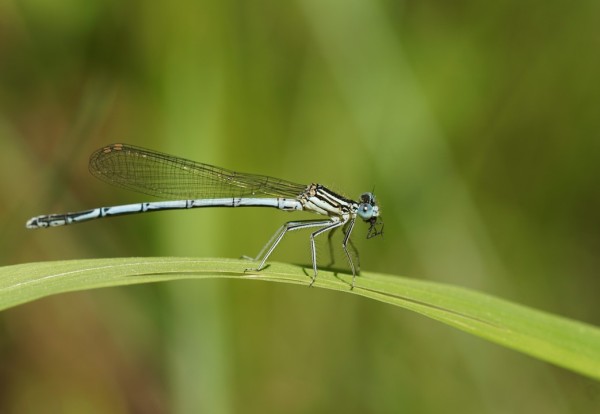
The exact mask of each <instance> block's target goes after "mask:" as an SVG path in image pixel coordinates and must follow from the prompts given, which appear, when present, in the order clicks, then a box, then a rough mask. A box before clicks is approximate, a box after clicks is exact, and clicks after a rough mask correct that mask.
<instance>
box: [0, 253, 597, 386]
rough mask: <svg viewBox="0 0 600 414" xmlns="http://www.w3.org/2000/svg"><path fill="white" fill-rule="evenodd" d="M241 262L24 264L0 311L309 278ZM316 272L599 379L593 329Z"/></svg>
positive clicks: (449, 291) (455, 293)
mask: <svg viewBox="0 0 600 414" xmlns="http://www.w3.org/2000/svg"><path fill="white" fill-rule="evenodd" d="M247 266H248V262H246V261H243V260H229V259H193V258H169V257H166V258H117V259H93V260H71V261H54V262H39V263H28V264H21V265H14V266H6V267H3V268H0V310H2V309H6V308H9V307H11V306H16V305H19V304H22V303H26V302H29V301H32V300H35V299H38V298H41V297H44V296H49V295H53V294H57V293H63V292H70V291H76V290H84V289H92V288H99V287H108V286H120V285H130V284H136V283H148V282H158V281H166V280H178V279H203V278H218V277H224V278H238V279H257V280H267V281H274V282H286V283H296V284H301V285H304V286H307V285H308V282H309V281H310V277H309V276H308V274H309V273H307V271H306V270H305V269H304V268H302V267H300V266H295V265H290V264H280V263H272V264H271V265H270V266H269V267H268V268H266V269H264V270H263V271H261V272H248V273H245V272H244V269H245V268H246V267H247ZM350 280H351V277H350V276H349V275H338V274H335V273H333V272H329V271H325V270H320V271H319V276H318V278H317V281H316V283H315V285H314V286H315V287H322V288H327V289H333V290H339V291H344V292H346V293H352V294H356V295H360V296H364V297H368V298H371V299H376V300H379V301H382V302H386V303H389V304H392V305H396V306H399V307H402V308H406V309H410V310H412V311H415V312H418V313H420V314H423V315H425V316H428V317H430V318H433V319H436V320H439V321H441V322H444V323H446V324H448V325H451V326H454V327H456V328H458V329H461V330H463V331H466V332H470V333H472V334H474V335H477V336H479V337H482V338H485V339H488V340H490V341H492V342H495V343H498V344H501V345H504V346H506V347H508V348H512V349H515V350H518V351H521V352H523V353H526V354H529V355H531V356H534V357H536V358H539V359H542V360H545V361H548V362H551V363H553V364H556V365H559V366H562V367H564V368H567V369H570V370H573V371H576V372H579V373H581V374H584V375H587V376H589V377H592V378H595V379H600V329H599V328H597V327H594V326H591V325H587V324H585V323H581V322H577V321H573V320H569V319H566V318H562V317H559V316H555V315H551V314H549V313H546V312H542V311H538V310H535V309H531V308H528V307H526V306H522V305H518V304H514V303H511V302H508V301H506V300H502V299H498V298H495V297H493V296H490V295H487V294H483V293H478V292H474V291H471V290H468V289H464V288H459V287H455V286H449V285H444V284H440V283H433V282H425V281H419V280H413V279H408V278H403V277H399V276H390V275H383V274H375V273H368V272H362V273H361V276H360V277H359V278H357V281H356V286H355V288H354V289H353V290H351V289H350Z"/></svg>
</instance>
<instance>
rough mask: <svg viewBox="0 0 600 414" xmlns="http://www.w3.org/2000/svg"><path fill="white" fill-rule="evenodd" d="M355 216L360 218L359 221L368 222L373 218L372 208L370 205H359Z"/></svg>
mask: <svg viewBox="0 0 600 414" xmlns="http://www.w3.org/2000/svg"><path fill="white" fill-rule="evenodd" d="M357 214H358V215H359V216H360V218H361V219H363V220H365V221H366V220H369V219H371V217H373V206H372V205H371V204H366V203H361V204H360V205H359V206H358V212H357Z"/></svg>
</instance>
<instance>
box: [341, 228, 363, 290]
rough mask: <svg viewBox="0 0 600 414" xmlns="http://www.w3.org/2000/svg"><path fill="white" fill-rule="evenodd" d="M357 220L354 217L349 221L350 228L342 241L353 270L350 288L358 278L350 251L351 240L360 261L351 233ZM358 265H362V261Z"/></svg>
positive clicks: (351, 246)
mask: <svg viewBox="0 0 600 414" xmlns="http://www.w3.org/2000/svg"><path fill="white" fill-rule="evenodd" d="M355 221H356V219H354V218H352V219H350V220H349V221H348V228H347V231H345V232H344V235H345V237H344V241H343V242H342V248H343V249H344V253H346V258H347V259H348V263H349V264H350V269H351V270H352V286H351V287H350V289H354V281H355V280H356V269H355V268H354V263H352V257H350V252H349V251H348V242H350V248H351V249H352V250H353V251H354V253H355V254H356V259H357V261H359V258H358V251H357V250H356V247H354V244H352V240H350V234H351V233H352V230H353V229H354V223H355ZM358 265H359V266H360V263H359V264H358ZM359 271H360V267H359Z"/></svg>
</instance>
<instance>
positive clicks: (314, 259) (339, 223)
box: [309, 220, 354, 286]
mask: <svg viewBox="0 0 600 414" xmlns="http://www.w3.org/2000/svg"><path fill="white" fill-rule="evenodd" d="M329 223H330V225H329V226H327V227H323V228H322V229H319V230H317V231H315V232H314V233H312V234H311V235H310V254H311V258H312V263H313V270H314V272H315V273H314V275H313V278H312V280H311V281H310V285H309V286H312V285H313V283H315V280H316V279H317V249H316V247H315V237H317V236H318V235H319V234H321V233H324V232H326V231H333V230H335V229H336V228H338V227H340V226H343V225H344V224H346V222H345V221H331V220H330V221H329ZM352 271H353V272H354V266H352Z"/></svg>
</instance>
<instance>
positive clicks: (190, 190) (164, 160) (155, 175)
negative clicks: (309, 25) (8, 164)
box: [26, 144, 383, 287]
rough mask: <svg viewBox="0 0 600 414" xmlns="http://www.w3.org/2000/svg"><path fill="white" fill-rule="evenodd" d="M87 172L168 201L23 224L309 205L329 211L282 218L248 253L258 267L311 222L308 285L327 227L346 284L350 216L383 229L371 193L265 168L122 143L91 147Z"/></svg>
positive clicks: (294, 208)
mask: <svg viewBox="0 0 600 414" xmlns="http://www.w3.org/2000/svg"><path fill="white" fill-rule="evenodd" d="M89 169H90V172H91V173H92V174H93V175H94V176H96V177H97V178H99V179H101V180H104V181H106V182H108V183H110V184H113V185H116V186H120V187H123V188H126V189H129V190H133V191H137V192H139V193H143V194H147V195H150V196H154V197H162V198H165V199H167V200H170V201H156V202H144V203H135V204H126V205H120V206H112V207H100V208H94V209H91V210H85V211H79V212H75V213H64V214H49V215H44V216H37V217H33V218H31V219H30V220H28V221H27V224H26V226H27V228H30V229H35V228H40V227H53V226H63V225H67V224H74V223H80V222H83V221H88V220H94V219H97V218H102V217H111V216H120V215H124V214H135V213H146V212H151V211H160V210H173V209H187V208H202V207H273V208H277V209H279V210H284V211H309V212H312V213H317V214H320V215H324V216H327V219H322V220H301V221H290V222H287V223H285V224H284V225H283V226H282V227H281V228H280V229H279V230H278V231H277V232H276V233H275V234H274V235H273V237H272V238H271V239H270V240H269V242H268V243H267V244H266V245H265V247H264V248H263V249H262V250H261V251H260V253H259V254H258V256H257V257H256V258H255V259H254V260H255V261H258V262H260V264H259V265H258V267H257V268H255V269H246V270H247V271H260V270H262V269H264V267H265V263H266V261H267V259H268V258H269V256H270V255H271V253H273V250H275V248H276V247H277V245H278V244H279V242H280V241H281V240H282V239H283V236H285V234H286V233H287V232H290V231H294V230H300V229H308V228H314V229H317V230H316V231H314V232H313V233H311V235H310V252H311V259H312V266H313V271H314V273H313V276H312V279H311V282H310V285H312V284H313V283H314V281H315V279H316V277H317V251H316V248H315V238H316V237H317V236H319V235H320V234H323V233H325V232H330V233H329V242H330V243H331V236H332V235H333V233H334V231H335V230H336V229H338V228H341V229H342V232H343V239H342V248H343V250H344V253H345V255H346V258H347V259H348V263H349V265H350V269H351V270H352V287H354V281H355V278H356V275H357V273H359V271H360V270H359V269H358V266H357V267H355V265H354V262H353V261H352V257H351V255H350V252H349V251H348V245H350V247H351V248H352V249H353V253H354V254H355V255H356V256H357V259H358V252H357V251H356V249H355V248H354V246H353V244H352V242H351V241H350V234H351V233H352V230H353V229H354V223H355V221H356V218H357V217H359V218H360V219H362V220H364V221H365V222H366V223H368V224H369V230H368V231H367V238H368V239H370V238H371V237H375V236H377V235H380V234H383V222H382V221H381V218H380V216H379V207H378V206H377V203H376V202H375V196H374V195H373V193H370V192H369V193H363V194H362V195H361V196H360V198H359V200H358V201H353V200H350V199H347V198H345V197H342V196H341V195H339V194H336V193H334V192H333V191H331V190H328V189H327V188H325V187H324V186H322V185H320V184H310V185H301V184H295V183H292V182H290V181H286V180H281V179H278V178H273V177H268V176H266V175H256V174H245V173H240V172H235V171H231V170H226V169H224V168H220V167H215V166H212V165H208V164H203V163H199V162H194V161H189V160H186V159H183V158H178V157H175V156H172V155H168V154H163V153H160V152H157V151H152V150H148V149H144V148H138V147H134V146H132V145H127V144H112V145H108V146H106V147H104V148H101V149H99V150H97V151H95V152H94V153H93V154H92V155H91V157H90V163H89Z"/></svg>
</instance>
